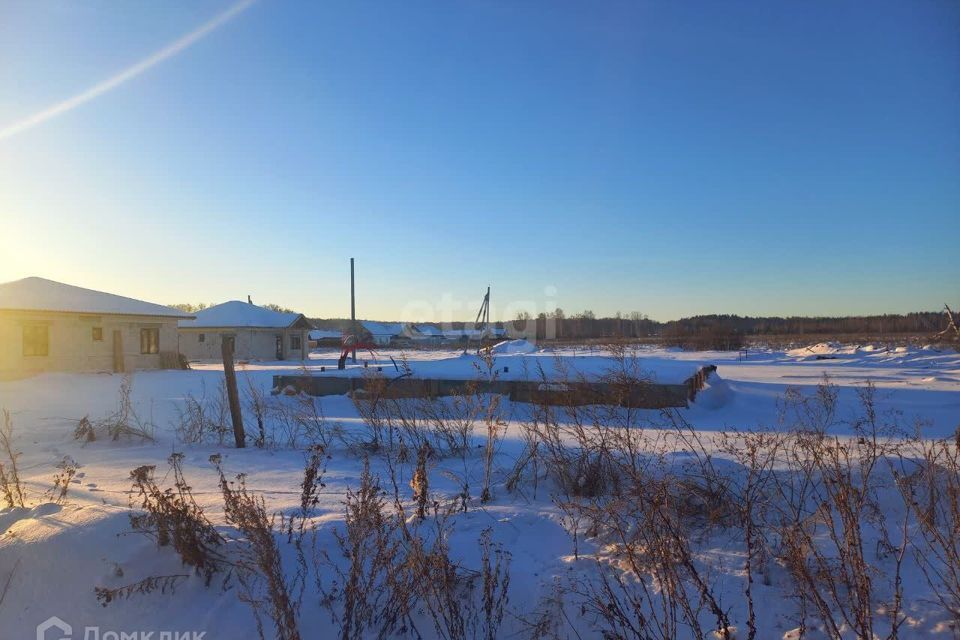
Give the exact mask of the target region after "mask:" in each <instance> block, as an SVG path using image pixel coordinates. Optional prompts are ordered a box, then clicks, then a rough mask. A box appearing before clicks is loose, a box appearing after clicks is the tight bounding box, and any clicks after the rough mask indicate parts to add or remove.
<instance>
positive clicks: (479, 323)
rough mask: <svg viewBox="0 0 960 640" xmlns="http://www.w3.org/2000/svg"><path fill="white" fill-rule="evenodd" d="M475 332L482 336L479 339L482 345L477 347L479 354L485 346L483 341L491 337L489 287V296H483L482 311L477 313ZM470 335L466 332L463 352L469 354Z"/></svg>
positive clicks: (488, 288) (474, 325) (474, 322)
mask: <svg viewBox="0 0 960 640" xmlns="http://www.w3.org/2000/svg"><path fill="white" fill-rule="evenodd" d="M473 330H474V331H479V332H480V334H479V336H478V337H477V341H478V342H479V343H480V344H479V345H478V347H477V353H479V352H480V348H481V347H482V346H483V341H484V339H485V338H488V337H489V336H490V287H489V286H488V287H487V294H486V295H485V296H483V302H481V303H480V310H479V311H477V318H476V320H474V321H473ZM470 335H471V334H469V333H467V332H466V331H464V336H463V338H464V340H463V352H464V353H466V352H467V348H468V347H469V345H470Z"/></svg>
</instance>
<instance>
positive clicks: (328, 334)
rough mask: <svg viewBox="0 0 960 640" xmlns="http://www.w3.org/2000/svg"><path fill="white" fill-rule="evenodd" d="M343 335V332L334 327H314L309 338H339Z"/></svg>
mask: <svg viewBox="0 0 960 640" xmlns="http://www.w3.org/2000/svg"><path fill="white" fill-rule="evenodd" d="M342 336H343V332H341V331H336V330H333V329H314V330H313V331H311V332H310V334H309V338H310V339H311V340H329V339H332V338H337V339H339V338H340V337H342Z"/></svg>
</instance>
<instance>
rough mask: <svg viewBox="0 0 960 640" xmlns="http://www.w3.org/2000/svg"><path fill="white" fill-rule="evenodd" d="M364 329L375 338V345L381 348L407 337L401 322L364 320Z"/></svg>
mask: <svg viewBox="0 0 960 640" xmlns="http://www.w3.org/2000/svg"><path fill="white" fill-rule="evenodd" d="M363 328H364V330H365V331H366V332H367V333H369V334H370V336H371V337H372V338H373V343H374V344H375V345H377V346H380V347H386V346H389V345H390V343H391V342H393V341H394V340H395V339H397V338H400V337H403V336H406V335H407V332H406V331H405V327H404V325H403V324H402V323H399V322H374V321H372V320H364V321H363Z"/></svg>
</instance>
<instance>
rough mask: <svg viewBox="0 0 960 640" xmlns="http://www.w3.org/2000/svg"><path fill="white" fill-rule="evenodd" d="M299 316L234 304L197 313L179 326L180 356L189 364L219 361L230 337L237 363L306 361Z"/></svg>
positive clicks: (307, 326)
mask: <svg viewBox="0 0 960 640" xmlns="http://www.w3.org/2000/svg"><path fill="white" fill-rule="evenodd" d="M312 328H313V326H312V325H311V324H310V322H309V321H308V320H307V319H306V318H305V317H304V316H303V314H300V313H281V312H279V311H274V310H272V309H266V308H264V307H258V306H257V305H255V304H252V303H250V302H241V301H239V300H233V301H231V302H224V303H223V304H218V305H216V306H213V307H210V308H208V309H204V310H203V311H198V312H197V313H196V318H195V319H193V320H183V321H181V322H180V324H179V332H180V352H181V353H182V354H183V355H185V356H186V357H187V358H189V359H191V360H219V359H220V358H221V357H222V354H221V346H222V342H223V340H222V337H223V336H225V335H227V336H233V338H234V357H235V358H236V359H237V360H306V358H307V333H308V332H309V331H310V330H311V329H312Z"/></svg>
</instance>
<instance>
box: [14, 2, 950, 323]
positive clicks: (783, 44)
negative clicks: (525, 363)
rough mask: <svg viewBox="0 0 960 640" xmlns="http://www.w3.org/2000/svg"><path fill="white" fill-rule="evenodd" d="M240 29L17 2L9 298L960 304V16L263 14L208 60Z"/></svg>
mask: <svg viewBox="0 0 960 640" xmlns="http://www.w3.org/2000/svg"><path fill="white" fill-rule="evenodd" d="M232 6H234V3H231V2H220V1H217V2H214V1H212V0H211V1H204V2H196V1H193V0H191V1H189V2H129V3H128V2H115V1H111V2H96V1H89V2H68V1H66V0H58V1H54V0H50V1H36V0H24V1H19V0H4V1H3V2H0V132H2V133H0V242H2V249H3V251H2V253H0V281H6V280H11V279H15V278H20V277H24V276H28V275H41V276H46V277H49V278H53V279H57V280H62V281H66V282H69V283H73V284H78V285H82V286H88V287H92V288H97V289H103V290H107V291H112V292H117V293H122V294H125V295H131V296H136V297H140V298H144V299H148V300H152V301H157V302H181V301H192V302H197V301H223V300H226V299H238V298H240V299H242V298H244V297H245V296H246V295H247V294H248V293H249V294H252V295H253V297H254V301H260V302H267V301H272V302H276V303H279V304H283V305H286V306H290V307H295V308H297V309H299V310H302V311H304V312H306V313H308V314H310V315H317V316H324V317H326V316H344V315H347V314H348V312H349V298H348V293H349V289H348V282H347V273H348V266H347V261H348V258H349V257H350V256H355V257H356V258H357V260H358V262H357V272H358V295H359V302H358V314H359V315H361V316H363V317H374V318H383V319H415V317H416V316H420V317H422V318H423V319H437V320H441V319H444V318H440V317H436V318H430V317H429V316H430V315H431V313H434V314H439V313H441V312H440V311H438V310H439V309H441V308H448V307H450V305H449V304H447V303H445V302H444V301H445V300H446V301H448V302H449V301H451V300H452V301H453V303H454V307H456V305H460V304H462V305H463V306H462V309H459V310H458V309H454V311H452V312H451V311H449V309H448V310H447V311H446V312H445V313H447V314H448V315H449V314H450V313H453V315H455V316H456V317H458V318H466V317H468V316H472V315H473V314H475V309H476V307H477V306H478V305H479V302H480V298H481V296H482V293H483V290H484V288H485V287H486V286H487V285H488V284H490V285H492V287H493V303H494V315H495V316H501V315H511V316H512V315H513V313H514V312H515V310H516V309H517V308H519V307H521V306H528V307H529V308H530V309H531V310H533V311H539V310H542V309H543V308H545V307H552V306H554V305H558V306H560V307H562V308H563V309H564V310H565V311H566V312H567V313H568V314H569V313H572V312H576V311H579V310H582V309H591V310H593V311H594V312H595V313H597V314H598V315H600V314H608V313H613V312H615V311H617V310H621V311H624V312H629V311H640V312H643V313H646V314H648V315H650V316H651V317H654V318H657V319H669V318H675V317H679V316H683V315H692V314H698V313H724V312H726V313H739V314H776V315H788V314H804V315H827V314H847V313H851V314H853V313H873V312H902V311H908V310H919V309H937V308H938V307H939V306H940V305H941V304H942V303H943V302H944V301H953V302H956V300H957V298H958V297H960V278H958V273H957V264H958V262H957V252H958V251H957V248H958V244H960V37H958V35H957V34H958V32H960V3H957V2H953V1H942V2H936V1H927V0H924V1H915V0H910V1H903V2H887V1H879V2H866V1H863V2H835V1H829V2H792V3H785V2H715V1H713V0H710V1H702V2H624V3H615V2H602V3H588V2H557V1H554V0H550V1H546V0H544V1H538V2H534V1H529V0H524V1H517V0H501V1H496V2H447V1H437V2H355V1H349V2H322V3H321V2H309V3H308V2H281V1H278V0H261V1H259V2H256V3H254V4H252V6H250V7H248V8H245V9H243V7H241V9H242V10H239V11H236V12H235V14H232V15H231V16H230V17H228V18H226V19H223V20H221V21H220V23H218V24H217V26H216V28H214V29H208V30H206V31H204V32H202V33H200V34H198V35H197V34H195V37H194V38H193V39H192V40H190V39H189V34H191V32H194V31H195V30H197V29H198V28H202V27H203V25H205V24H207V23H208V22H209V21H211V20H213V19H215V18H216V17H217V16H218V15H219V14H222V13H223V12H224V11H227V10H229V9H230V8H231V7H232ZM185 36H188V40H190V41H189V42H187V43H186V45H184V46H182V47H179V48H178V46H177V45H176V43H177V41H178V40H180V39H182V38H184V37H185ZM171 44H173V45H174V50H172V51H167V54H165V55H161V56H160V59H159V60H156V61H155V62H156V64H153V65H150V64H147V65H145V67H144V68H139V69H138V68H134V69H133V70H132V71H131V67H134V65H137V64H138V63H140V62H141V61H144V60H145V59H150V57H151V56H155V55H156V54H157V53H158V52H162V51H164V50H165V48H167V47H169V46H171ZM187 45H189V46H187ZM125 71H126V72H127V74H126V75H122V74H124V72H125ZM118 74H121V75H119V76H118ZM104 83H106V84H105V86H101V89H95V90H94V91H93V92H92V94H90V95H86V94H85V92H88V90H91V88H95V87H97V86H98V85H104ZM78 96H79V99H77V98H78ZM64 101H67V102H66V104H65V105H62V106H61V107H60V108H54V109H53V111H52V112H49V113H48V112H47V111H48V110H50V109H51V108H52V107H55V105H58V104H60V103H62V102H64ZM45 114H46V115H45ZM508 303H512V306H511V307H510V308H505V307H506V305H507V304H508ZM445 305H446V306H445ZM431 310H433V311H431Z"/></svg>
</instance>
